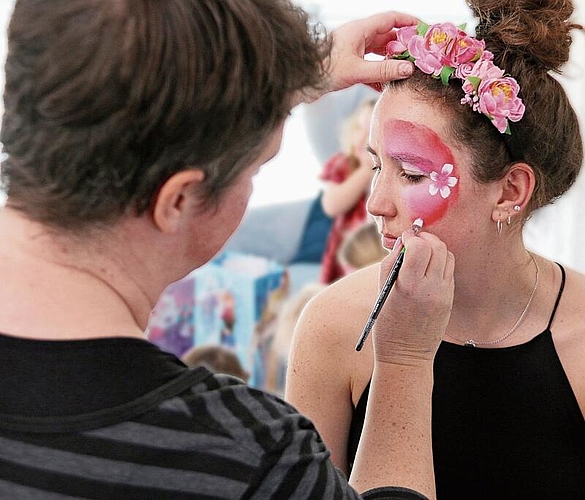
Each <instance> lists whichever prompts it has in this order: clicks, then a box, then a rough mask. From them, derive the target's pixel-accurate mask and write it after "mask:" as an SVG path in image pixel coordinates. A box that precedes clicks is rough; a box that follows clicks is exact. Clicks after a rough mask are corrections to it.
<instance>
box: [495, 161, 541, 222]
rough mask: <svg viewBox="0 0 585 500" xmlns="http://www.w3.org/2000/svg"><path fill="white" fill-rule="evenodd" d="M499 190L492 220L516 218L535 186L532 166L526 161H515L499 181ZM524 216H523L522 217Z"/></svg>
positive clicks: (503, 220)
mask: <svg viewBox="0 0 585 500" xmlns="http://www.w3.org/2000/svg"><path fill="white" fill-rule="evenodd" d="M500 186H501V192H500V199H499V200H498V202H497V204H496V206H495V207H494V210H493V211H492V220H493V221H494V222H497V221H498V220H499V221H501V222H505V221H507V220H508V217H510V219H509V220H510V221H511V220H513V219H518V215H520V214H521V213H522V212H523V211H524V209H525V208H526V205H527V204H528V202H529V201H530V198H531V197H532V193H533V192H534V188H535V186H536V176H535V175H534V171H533V170H532V167H531V166H530V165H528V164H526V163H515V164H514V165H512V167H511V168H510V170H508V173H507V174H506V175H505V176H504V177H503V178H502V180H501V181H500ZM524 218H525V217H524V216H523V217H522V219H524Z"/></svg>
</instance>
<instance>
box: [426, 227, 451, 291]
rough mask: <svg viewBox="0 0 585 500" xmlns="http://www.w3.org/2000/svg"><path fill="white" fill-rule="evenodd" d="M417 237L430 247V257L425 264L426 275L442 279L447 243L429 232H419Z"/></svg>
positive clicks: (445, 262) (445, 263)
mask: <svg viewBox="0 0 585 500" xmlns="http://www.w3.org/2000/svg"><path fill="white" fill-rule="evenodd" d="M419 238H421V239H422V240H424V241H426V242H427V243H428V244H429V246H430V247H431V259H430V261H429V264H428V266H427V272H426V276H427V277H431V278H435V279H440V280H442V279H443V277H444V276H445V267H446V266H447V257H448V250H447V245H445V243H443V242H442V241H441V240H440V239H439V238H437V237H436V236H435V235H433V234H430V233H419Z"/></svg>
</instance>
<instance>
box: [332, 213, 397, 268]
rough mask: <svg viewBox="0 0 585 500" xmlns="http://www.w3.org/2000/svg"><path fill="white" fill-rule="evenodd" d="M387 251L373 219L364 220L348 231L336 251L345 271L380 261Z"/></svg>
mask: <svg viewBox="0 0 585 500" xmlns="http://www.w3.org/2000/svg"><path fill="white" fill-rule="evenodd" d="M386 255H388V252H387V251H386V249H385V248H384V247H383V246H382V241H381V239H380V233H379V232H378V228H377V226H376V224H375V222H373V221H366V222H364V224H362V225H360V226H358V227H357V228H355V229H354V230H353V231H351V232H349V233H348V234H347V236H346V237H345V239H344V240H343V243H342V245H341V247H340V248H339V250H338V252H337V260H338V261H339V264H340V265H341V266H342V267H343V269H344V271H345V272H346V273H350V272H352V271H355V270H357V269H360V268H362V267H365V266H369V265H370V264H374V263H376V262H380V261H381V260H382V259H383V258H384V257H385V256H386Z"/></svg>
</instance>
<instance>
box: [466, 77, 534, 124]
mask: <svg viewBox="0 0 585 500" xmlns="http://www.w3.org/2000/svg"><path fill="white" fill-rule="evenodd" d="M519 91H520V87H519V86H518V82H516V80H514V78H511V77H503V78H497V79H490V80H482V82H481V83H480V85H479V87H478V89H477V95H478V96H479V111H480V112H481V113H483V114H484V115H487V116H488V117H489V118H490V120H491V121H492V123H493V124H494V125H495V126H496V128H497V129H498V130H499V131H500V132H502V133H504V132H506V131H508V120H510V121H513V122H517V121H519V120H520V119H521V118H522V116H523V115H524V109H525V106H524V104H523V103H522V100H521V99H520V98H519V97H518V92H519Z"/></svg>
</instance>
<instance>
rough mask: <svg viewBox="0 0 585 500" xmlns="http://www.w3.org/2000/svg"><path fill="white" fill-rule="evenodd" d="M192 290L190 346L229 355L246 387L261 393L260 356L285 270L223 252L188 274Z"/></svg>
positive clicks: (270, 333)
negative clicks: (243, 372) (224, 351)
mask: <svg viewBox="0 0 585 500" xmlns="http://www.w3.org/2000/svg"><path fill="white" fill-rule="evenodd" d="M190 276H193V277H194V278H195V280H196V287H195V315H194V319H195V341H194V343H195V345H204V344H220V345H223V346H226V347H228V348H230V349H233V350H234V351H235V352H236V354H237V355H238V358H239V359H240V361H241V363H242V365H243V367H244V369H245V370H246V371H248V372H249V373H250V380H249V383H250V385H253V386H255V387H263V386H264V381H265V372H266V356H267V353H268V349H269V347H270V343H271V342H272V339H273V338H274V333H275V330H276V320H277V316H278V313H279V311H280V308H281V307H282V305H283V303H284V301H285V299H286V297H287V295H288V290H289V280H288V274H287V271H286V269H285V268H284V267H283V266H282V265H280V264H278V263H277V262H274V261H271V260H267V259H265V258H263V257H257V256H254V255H246V254H241V253H237V252H224V253H222V254H220V255H219V256H218V257H216V258H215V259H213V260H212V261H210V262H209V263H207V264H206V265H205V266H203V267H201V268H199V269H197V270H195V271H194V272H193V273H191V275H190Z"/></svg>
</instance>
